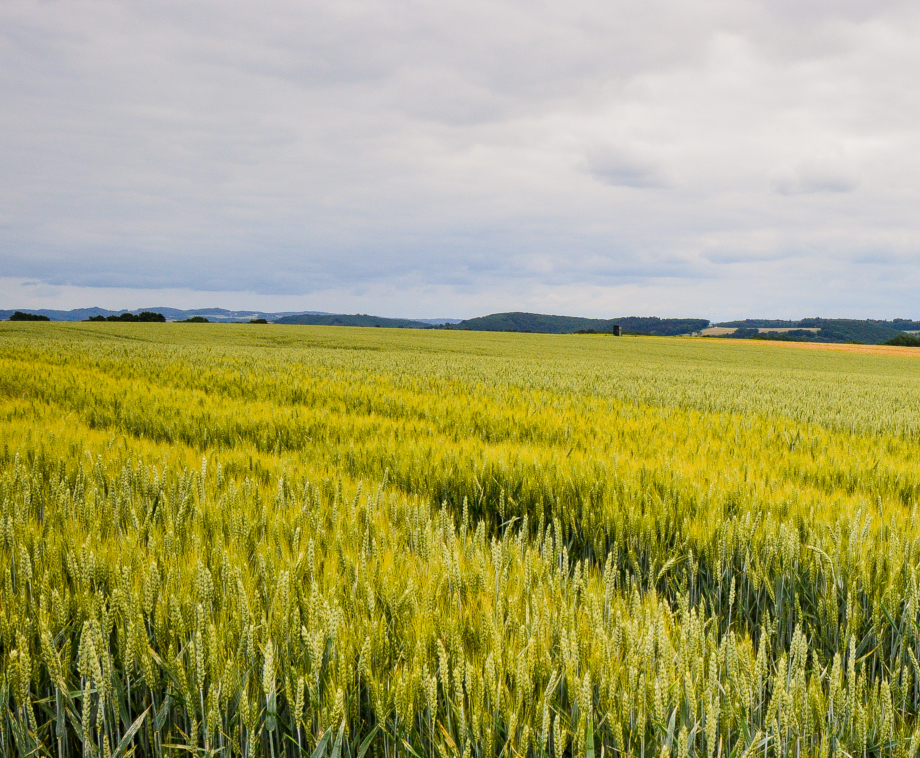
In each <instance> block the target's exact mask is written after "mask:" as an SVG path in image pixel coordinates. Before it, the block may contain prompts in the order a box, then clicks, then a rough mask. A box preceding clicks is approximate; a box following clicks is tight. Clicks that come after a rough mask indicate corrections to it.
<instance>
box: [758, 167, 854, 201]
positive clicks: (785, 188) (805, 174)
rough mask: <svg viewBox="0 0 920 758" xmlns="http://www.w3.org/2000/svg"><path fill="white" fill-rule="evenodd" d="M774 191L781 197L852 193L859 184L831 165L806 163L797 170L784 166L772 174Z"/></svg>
mask: <svg viewBox="0 0 920 758" xmlns="http://www.w3.org/2000/svg"><path fill="white" fill-rule="evenodd" d="M769 180H770V183H771V185H772V187H773V189H774V190H775V191H776V192H778V193H779V194H781V195H809V194H818V193H827V192H831V193H833V192H852V191H853V190H854V189H856V187H857V184H858V182H857V181H856V179H855V178H854V177H853V176H852V175H849V174H848V173H846V172H844V171H841V170H840V169H839V168H838V167H836V166H834V165H833V164H830V163H820V162H804V163H802V164H800V165H798V166H797V167H795V168H792V167H789V166H782V167H780V168H777V169H775V170H774V171H772V172H771V173H770V176H769Z"/></svg>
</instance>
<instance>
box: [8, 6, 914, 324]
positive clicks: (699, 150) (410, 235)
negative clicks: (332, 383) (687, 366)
mask: <svg viewBox="0 0 920 758" xmlns="http://www.w3.org/2000/svg"><path fill="white" fill-rule="evenodd" d="M918 81H920V4H918V3H917V2H887V1H886V0H795V1H793V0H763V1H762V2H754V1H753V0H694V2H685V1H684V0H646V1H644V2H639V1H638V0H634V1H633V2H623V1H622V0H565V1H564V2H559V0H552V2H549V1H544V0H526V1H525V0H521V1H516V0H487V1H486V0H429V1H428V2H406V1H403V0H388V1H386V2H383V1H381V0H335V1H334V2H330V1H329V0H323V1H322V2H318V1H317V2H313V1H310V0H306V1H305V0H291V1H290V2H289V1H287V0H260V2H258V3H254V2H251V1H249V0H247V1H246V2H241V1H240V0H219V1H217V0H214V1H213V2H209V1H205V2H188V0H182V1H181V2H179V1H176V2H170V1H169V0H156V2H144V1H143V0H124V1H121V0H109V1H104V0H102V1H94V2H58V1H54V2H37V1H36V0H29V1H28V2H25V1H23V0H3V2H0V308H4V307H7V308H10V307H30V308H40V307H50V308H56V307H63V308H69V307H77V306H90V305H101V306H105V307H113V308H137V307H142V306H154V305H171V306H178V307H204V306H221V307H226V308H250V307H252V308H262V309H267V310H295V309H302V310H323V311H337V312H369V313H376V314H379V315H386V316H410V317H411V316H415V317H440V316H454V317H467V316H474V315H482V314H484V313H489V312H494V311H506V310H532V311H538V312H544V313H567V314H572V315H583V316H623V315H633V314H635V315H660V316H703V317H710V318H712V319H714V320H719V319H727V318H736V317H757V316H772V317H803V316H810V315H821V316H855V317H880V318H886V317H887V318H890V317H896V316H903V317H913V318H920V86H918V84H917V82H918Z"/></svg>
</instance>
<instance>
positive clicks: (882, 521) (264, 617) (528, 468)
mask: <svg viewBox="0 0 920 758" xmlns="http://www.w3.org/2000/svg"><path fill="white" fill-rule="evenodd" d="M918 366H920V363H918V362H916V359H915V358H914V357H911V356H898V355H872V354H855V353H854V354H850V353H843V352H825V351H804V350H794V349H786V348H784V347H782V346H775V345H769V346H764V345H760V344H740V343H735V342H730V341H724V342H721V341H707V340H690V339H684V340H681V339H667V338H630V337H623V338H617V339H615V338H610V337H603V336H589V335H584V336H581V335H578V336H576V335H558V336H557V335H525V334H517V335H514V334H496V333H488V334H487V333H479V334H477V333H460V332H449V331H438V330H433V331H410V330H389V329H348V328H341V327H333V328H324V327H293V326H291V327H279V326H273V325H267V326H259V325H221V324H203V325H198V324H194V325H192V324H188V325H186V324H28V323H4V324H2V325H0V435H2V439H0V581H2V588H0V751H2V753H3V755H4V756H7V755H10V756H11V755H22V756H26V755H29V756H82V755H87V756H100V757H101V758H110V756H119V757H120V756H127V755H130V754H135V755H153V756H166V755H169V756H183V755H188V754H194V755H201V756H205V755H207V756H212V755H213V756H224V755H226V756H231V755H233V756H245V757H246V758H252V757H254V756H257V755H258V756H269V757H270V758H280V756H297V755H308V756H315V757H316V758H322V757H323V756H334V758H345V757H348V758H365V757H367V758H370V756H374V757H375V758H377V757H380V756H385V757H386V758H391V757H392V758H396V756H416V757H418V758H421V757H422V756H444V757H445V758H447V757H454V756H456V758H474V757H475V758H484V757H486V756H509V757H511V756H533V757H537V756H540V757H542V756H547V757H552V758H563V756H572V757H573V758H574V757H576V756H577V757H578V758H598V757H599V756H606V755H610V756H635V757H636V758H665V757H666V756H674V757H675V758H686V756H702V757H705V758H741V757H742V756H752V757H753V756H763V757H764V758H770V757H771V756H794V758H800V757H801V756H811V755H814V756H832V755H834V756H837V755H839V756H850V757H852V758H855V757H856V756H868V755H873V756H891V757H892V758H895V757H897V758H905V757H907V756H909V757H910V758H915V756H916V755H917V752H918V749H920V722H918V709H920V662H918V658H920V615H918V614H920V576H918V567H920V522H918V512H917V502H918V500H920V469H918V461H920V368H918Z"/></svg>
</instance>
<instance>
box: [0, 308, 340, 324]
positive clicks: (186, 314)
mask: <svg viewBox="0 0 920 758" xmlns="http://www.w3.org/2000/svg"><path fill="white" fill-rule="evenodd" d="M22 310H24V311H25V312H27V313H35V314H37V315H41V316H47V317H48V318H49V319H51V320H52V321H86V320H87V319H88V318H90V317H92V316H104V317H108V316H120V315H121V314H122V313H134V314H138V313H141V312H143V311H152V312H154V313H162V314H163V315H164V316H165V317H166V320H167V321H185V320H186V319H189V318H192V317H194V316H201V317H203V318H206V319H207V320H208V321H216V322H218V323H228V322H231V323H234V322H246V321H251V320H252V319H256V318H264V319H266V320H267V321H274V320H276V319H278V318H283V317H285V316H291V315H294V314H299V313H303V311H283V312H281V313H265V312H263V311H228V310H225V309H224V308H195V309H193V310H182V309H180V308H137V309H135V310H131V311H129V310H120V311H110V310H108V309H106V308H75V309H74V310H72V311H55V310H47V309H44V308H38V309H33V308H24V309H22ZM307 313H309V314H310V315H317V314H319V315H324V316H328V315H331V314H328V313H325V312H324V311H307ZM12 315H13V311H12V310H8V311H5V310H0V321H6V320H7V319H9V317H10V316H12Z"/></svg>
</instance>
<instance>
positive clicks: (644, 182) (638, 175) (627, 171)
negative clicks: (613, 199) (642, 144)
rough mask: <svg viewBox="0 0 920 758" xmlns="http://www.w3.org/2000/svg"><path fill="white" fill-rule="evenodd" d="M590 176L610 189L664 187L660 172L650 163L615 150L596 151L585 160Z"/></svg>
mask: <svg viewBox="0 0 920 758" xmlns="http://www.w3.org/2000/svg"><path fill="white" fill-rule="evenodd" d="M587 164H588V170H589V171H590V173H591V175H592V176H594V177H595V178H596V179H598V180H599V181H601V182H603V183H604V184H609V185H610V186H611V187H632V188H634V189H649V188H659V187H664V186H665V180H664V178H663V176H662V172H661V171H660V170H659V169H658V168H657V167H656V166H655V165H653V164H652V163H650V162H646V161H643V160H640V159H637V158H634V157H630V156H627V155H623V154H622V153H619V152H617V151H616V150H609V149H608V150H603V149H602V150H596V151H594V152H592V153H590V154H589V156H588V159H587Z"/></svg>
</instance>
